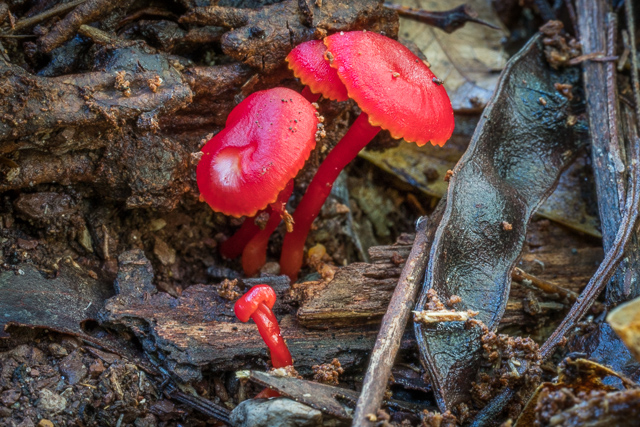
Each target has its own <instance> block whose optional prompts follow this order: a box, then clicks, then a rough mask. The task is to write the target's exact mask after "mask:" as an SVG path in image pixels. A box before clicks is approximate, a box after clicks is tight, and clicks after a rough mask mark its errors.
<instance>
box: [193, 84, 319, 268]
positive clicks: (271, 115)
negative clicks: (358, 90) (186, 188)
mask: <svg viewBox="0 0 640 427" xmlns="http://www.w3.org/2000/svg"><path fill="white" fill-rule="evenodd" d="M318 124H319V122H318V118H317V117H316V110H315V108H314V107H313V106H312V105H311V103H310V102H309V101H307V100H306V99H305V98H304V97H303V96H302V95H300V94H299V93H297V92H295V91H293V90H291V89H286V88H273V89H269V90H264V91H260V92H256V93H253V94H252V95H250V96H248V97H247V98H246V99H245V100H243V101H242V102H241V103H240V104H238V105H237V106H236V107H235V108H234V109H233V111H232V112H231V113H230V114H229V117H228V118H227V122H226V126H225V128H224V129H223V130H222V131H220V132H219V133H218V134H216V135H215V136H214V137H213V138H212V139H211V140H210V141H209V142H207V143H206V144H205V145H204V147H203V148H202V153H203V154H202V157H201V159H200V161H199V163H198V167H197V171H196V175H197V180H198V188H199V190H200V193H201V195H202V198H203V199H204V200H205V201H206V202H207V203H208V204H209V206H211V208H212V209H213V210H214V211H217V212H222V213H224V214H226V215H231V216H234V217H241V216H247V217H248V218H247V220H245V224H243V226H242V227H241V228H240V230H239V231H238V234H237V235H235V236H233V237H231V239H230V241H229V242H228V243H223V244H222V245H221V246H222V248H221V249H222V251H221V253H222V254H223V255H224V256H226V257H229V258H234V257H236V256H238V255H239V254H240V253H243V251H244V249H245V247H246V245H247V244H248V243H249V242H250V241H251V239H253V238H254V237H255V236H256V235H257V234H258V233H259V232H260V229H259V228H258V227H257V226H256V225H255V224H253V219H252V218H251V217H253V216H254V215H256V213H257V212H259V211H260V210H263V209H266V208H267V207H268V205H269V204H271V203H274V202H276V201H277V200H278V197H279V195H280V193H281V192H282V191H283V190H284V189H285V187H286V186H287V184H288V183H289V182H290V181H291V180H292V179H293V177H295V176H296V175H297V173H298V171H299V170H300V169H301V168H302V166H304V163H305V161H306V160H307V159H308V158H309V154H310V153H311V151H312V150H313V148H314V147H315V144H316V139H315V138H316V132H317V131H318ZM247 221H249V222H247ZM276 226H277V224H276ZM267 238H268V237H267ZM263 247H264V250H265V251H266V245H264V246H263ZM252 253H254V254H255V253H256V250H253V252H252ZM259 256H261V257H262V255H259ZM265 257H266V255H265V256H264V257H262V258H265ZM254 264H255V263H254ZM258 268H259V267H258Z"/></svg>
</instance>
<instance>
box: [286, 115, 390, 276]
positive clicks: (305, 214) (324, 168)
mask: <svg viewBox="0 0 640 427" xmlns="http://www.w3.org/2000/svg"><path fill="white" fill-rule="evenodd" d="M378 132H380V127H378V126H372V125H371V124H370V123H369V117H368V116H367V114H366V113H364V112H362V113H361V114H360V115H359V116H358V118H357V119H356V120H355V122H354V123H353V125H351V127H350V128H349V130H348V131H347V133H346V134H345V135H344V137H342V139H341V140H340V142H338V144H337V145H336V146H335V147H334V148H333V149H332V150H331V151H330V152H329V155H328V156H327V158H326V159H325V160H324V162H322V164H321V165H320V168H318V171H317V172H316V174H315V176H314V177H313V179H312V180H311V184H309V187H308V188H307V192H306V193H305V194H304V196H303V197H302V200H301V201H300V203H299V204H298V207H297V208H296V210H295V212H294V213H293V221H294V224H295V226H294V228H293V232H291V233H287V234H286V235H285V237H284V243H283V244H282V254H281V256H280V272H281V273H282V274H286V275H287V276H289V277H290V278H291V281H292V282H294V281H295V280H296V279H297V278H298V272H299V271H300V268H301V267H302V259H303V255H304V244H305V241H306V240H307V235H308V234H309V230H311V224H312V223H313V220H315V219H316V217H317V216H318V213H320V209H321V208H322V205H323V204H324V202H325V201H326V200H327V197H329V193H331V188H333V183H334V182H335V180H336V179H337V178H338V175H339V174H340V172H341V171H342V170H343V169H344V168H345V167H346V166H347V165H348V164H349V162H351V161H352V160H353V159H355V158H356V156H357V155H358V153H359V152H360V150H362V149H363V148H364V147H366V146H367V144H368V143H369V142H370V141H371V140H372V139H373V138H374V137H375V136H376V135H377V134H378Z"/></svg>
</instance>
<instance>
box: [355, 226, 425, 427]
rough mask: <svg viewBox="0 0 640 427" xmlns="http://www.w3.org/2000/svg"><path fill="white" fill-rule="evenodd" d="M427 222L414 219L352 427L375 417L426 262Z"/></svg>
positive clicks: (364, 424) (366, 422) (368, 423)
mask: <svg viewBox="0 0 640 427" xmlns="http://www.w3.org/2000/svg"><path fill="white" fill-rule="evenodd" d="M429 221H433V218H432V219H431V220H427V218H426V217H422V218H421V219H419V220H418V224H417V230H416V239H415V241H414V242H413V247H412V248H411V253H410V254H409V257H408V258H407V262H406V264H405V266H404V268H403V270H402V275H401V276H400V279H399V281H398V286H397V287H396V289H395V291H394V292H393V296H392V297H391V301H390V302H389V308H388V309H387V312H386V313H385V315H384V317H383V318H382V325H381V326H380V332H379V333H378V338H377V340H376V344H375V346H374V348H373V352H372V353H371V360H370V362H369V367H368V369H367V373H366V375H365V377H364V383H363V384H362V393H360V397H359V398H358V403H357V406H356V412H355V414H354V415H353V425H354V426H366V425H370V421H369V418H368V415H369V414H375V413H376V412H377V411H378V408H379V407H380V405H381V404H382V399H383V397H384V393H385V391H386V389H387V382H388V380H389V376H390V375H391V367H392V366H393V362H394V360H395V357H396V353H397V352H398V348H399V347H400V341H401V339H402V334H403V332H404V328H405V327H406V325H407V320H408V319H409V314H410V312H411V309H412V308H413V306H414V305H415V300H416V297H417V296H418V290H419V289H420V284H421V283H422V277H423V276H424V271H425V268H426V266H427V261H428V259H429V256H428V253H429V246H430V241H431V239H430V236H429V233H428V232H427V225H428V223H429Z"/></svg>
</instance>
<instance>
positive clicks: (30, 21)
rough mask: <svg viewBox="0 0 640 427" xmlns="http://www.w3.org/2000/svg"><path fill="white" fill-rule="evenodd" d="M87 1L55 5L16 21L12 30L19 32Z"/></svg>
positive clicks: (77, 0) (79, 0)
mask: <svg viewBox="0 0 640 427" xmlns="http://www.w3.org/2000/svg"><path fill="white" fill-rule="evenodd" d="M85 1H87V0H74V1H71V2H69V3H65V4H60V5H58V6H54V7H52V8H51V9H47V10H45V11H44V12H42V13H39V14H37V15H35V16H32V17H30V18H25V19H21V20H19V21H18V22H16V25H15V26H14V27H13V28H12V29H11V31H13V32H18V31H20V30H23V29H25V28H28V27H32V26H34V25H36V24H39V23H40V22H42V21H44V20H46V19H49V18H52V17H54V16H58V15H62V14H63V13H67V12H68V11H70V10H71V9H73V8H75V7H76V6H78V5H80V4H82V3H84V2H85Z"/></svg>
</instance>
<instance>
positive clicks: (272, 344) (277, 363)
mask: <svg viewBox="0 0 640 427" xmlns="http://www.w3.org/2000/svg"><path fill="white" fill-rule="evenodd" d="M275 302H276V293H275V292H274V291H273V289H272V288H271V286H269V285H256V286H254V287H252V288H251V289H250V290H249V292H247V293H246V294H244V295H243V296H242V297H240V299H239V300H238V301H236V303H235V305H234V306H233V311H234V312H235V313H236V317H237V318H238V319H239V320H240V321H241V322H243V323H244V322H248V321H249V319H250V318H251V319H253V321H254V322H256V325H257V326H258V332H260V336H261V337H262V339H263V340H264V342H265V343H266V344H267V347H269V351H270V352H271V364H272V365H273V367H274V368H284V367H285V366H289V365H293V360H292V359H291V353H289V349H288V348H287V344H286V343H285V342H284V339H283V338H282V335H280V327H278V321H277V320H276V316H275V315H274V314H273V312H272V311H271V309H272V308H273V305H274V304H275Z"/></svg>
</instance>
